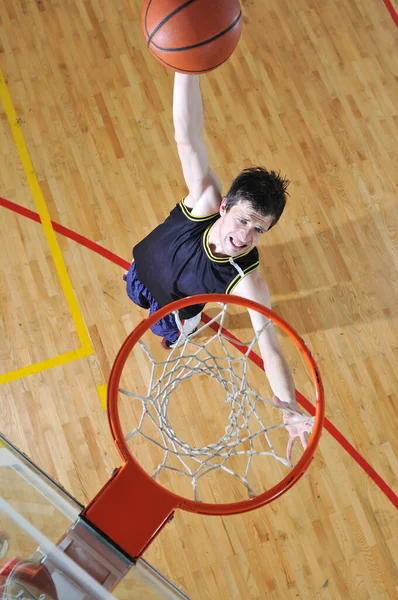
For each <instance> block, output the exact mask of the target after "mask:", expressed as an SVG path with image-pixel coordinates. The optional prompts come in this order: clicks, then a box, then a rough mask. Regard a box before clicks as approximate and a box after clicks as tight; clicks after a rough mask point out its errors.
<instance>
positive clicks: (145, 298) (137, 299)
mask: <svg viewBox="0 0 398 600" xmlns="http://www.w3.org/2000/svg"><path fill="white" fill-rule="evenodd" d="M123 279H124V280H125V282H126V291H127V295H128V297H129V298H130V300H132V301H133V302H134V304H137V306H140V307H141V308H147V309H149V314H150V315H152V314H153V313H154V312H156V311H157V310H159V308H160V306H159V304H158V303H157V302H156V300H155V298H154V297H153V296H152V294H151V292H149V291H148V290H147V288H146V287H145V285H144V284H142V283H141V281H140V280H139V279H137V275H136V268H135V262H134V261H133V262H132V264H131V267H130V268H129V270H128V271H127V273H126V274H125V275H124V277H123ZM151 331H152V333H154V334H155V335H159V336H160V337H164V338H166V340H167V341H168V342H171V343H174V342H175V341H177V339H178V337H179V335H180V331H179V329H178V326H177V322H176V320H175V317H174V315H173V314H170V315H167V316H166V317H163V319H160V320H159V321H158V322H157V323H155V325H153V326H152V327H151Z"/></svg>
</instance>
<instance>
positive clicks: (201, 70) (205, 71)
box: [149, 48, 229, 73]
mask: <svg viewBox="0 0 398 600" xmlns="http://www.w3.org/2000/svg"><path fill="white" fill-rule="evenodd" d="M149 50H150V51H151V52H152V54H153V55H154V56H155V57H156V58H157V59H158V60H159V61H160V62H161V63H163V64H164V65H166V66H167V67H171V68H172V69H178V71H182V72H183V73H207V72H208V71H209V69H208V68H207V69H182V68H180V67H176V66H175V65H171V64H170V63H168V62H166V61H165V60H163V58H160V56H158V55H157V54H155V53H154V52H153V50H152V49H151V48H149ZM228 58H229V56H227V58H225V59H224V60H222V61H221V62H219V63H218V64H216V65H214V67H211V69H216V68H217V67H220V66H221V65H222V64H223V63H225V62H226V61H227V60H228Z"/></svg>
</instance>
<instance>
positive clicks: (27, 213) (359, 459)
mask: <svg viewBox="0 0 398 600" xmlns="http://www.w3.org/2000/svg"><path fill="white" fill-rule="evenodd" d="M0 206H4V207H5V208H8V209H9V210H12V211H14V212H15V213H18V214H20V215H22V216H24V217H27V218H28V219H31V220H32V221H36V223H40V217H39V215H38V214H37V213H35V212H33V211H32V210H29V209H28V208H24V207H23V206H19V205H18V204H15V203H14V202H11V201H10V200H6V199H5V198H1V197H0ZM51 223H52V226H53V228H54V231H56V232H57V233H60V234H62V235H64V236H65V237H67V238H69V239H71V240H73V241H75V242H77V243H78V244H81V245H82V246H85V247H86V248H88V249H89V250H93V251H94V252H96V253H97V254H100V255H101V256H103V257H104V258H106V259H107V260H110V261H111V262H113V263H115V264H116V265H118V266H120V267H122V268H123V269H128V268H129V267H130V264H131V263H130V262H129V261H127V260H124V259H123V258H121V257H120V256H117V255H116V254H114V253H113V252H110V251H109V250H106V248H103V247H102V246H100V245H99V244H97V243H96V242H92V241H91V240H88V239H87V238H85V237H83V236H82V235H80V234H79V233H76V232H74V231H72V230H71V229H68V228H67V227H64V226H63V225H59V224H58V223H55V222H54V221H51ZM209 320H210V319H209V317H207V315H205V314H203V321H204V322H209ZM227 334H228V336H229V337H230V338H231V339H235V340H236V341H237V342H239V340H238V338H237V337H235V336H234V335H233V334H232V333H230V332H227ZM236 347H237V348H238V349H239V350H240V351H241V352H245V351H246V350H247V348H246V349H245V347H243V346H239V345H237V346H236ZM249 357H250V359H251V360H252V361H253V362H254V363H255V364H256V365H257V366H258V367H259V368H260V369H262V370H264V367H263V361H262V359H261V357H260V356H259V355H258V354H256V353H255V352H251V353H250V354H249ZM297 399H298V402H299V403H300V404H301V405H302V406H303V407H304V408H305V409H306V410H307V411H308V412H309V413H310V414H311V415H314V414H315V408H314V406H313V405H312V404H311V403H310V402H309V401H308V400H307V398H305V397H304V396H303V395H302V394H300V392H298V391H297ZM324 428H325V429H326V431H328V432H329V433H330V435H331V436H333V437H334V439H335V440H336V441H337V442H338V443H339V444H340V446H341V447H342V448H344V450H345V451H346V452H347V453H348V454H349V455H350V456H351V458H353V459H354V460H355V462H356V463H357V464H358V465H359V466H360V467H361V468H362V469H363V470H364V471H365V473H366V474H367V475H368V476H369V477H370V478H371V479H372V480H373V482H374V483H375V484H376V485H377V487H378V488H379V489H380V490H381V491H382V492H383V494H384V495H385V496H386V497H387V498H388V499H389V500H390V502H391V503H392V504H393V505H394V506H395V507H396V508H398V496H397V495H396V494H395V492H394V491H393V490H392V488H390V487H389V485H388V484H387V483H386V482H385V481H384V479H383V478H382V477H380V475H379V474H378V473H377V472H376V471H375V470H374V468H373V467H372V466H371V465H370V464H369V463H368V462H367V460H365V458H363V456H361V455H360V454H359V452H358V451H357V450H356V449H355V448H354V446H353V445H352V444H351V443H350V442H349V441H348V440H347V439H346V438H345V437H344V435H343V434H342V433H340V431H339V430H338V429H337V428H336V427H335V426H334V425H333V424H332V423H331V422H330V421H329V419H326V418H325V421H324Z"/></svg>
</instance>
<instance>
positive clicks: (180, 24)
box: [141, 0, 242, 74]
mask: <svg viewBox="0 0 398 600" xmlns="http://www.w3.org/2000/svg"><path fill="white" fill-rule="evenodd" d="M141 25H142V31H143V33H144V37H145V41H146V44H147V46H148V48H149V49H150V51H151V52H152V54H154V55H155V57H156V58H157V59H158V60H159V61H160V62H161V63H162V64H163V65H164V66H165V67H168V68H169V69H172V70H173V71H179V72H180V73H190V74H199V73H205V72H206V71H211V70H212V69H215V68H216V67H219V66H220V65H221V64H222V63H223V62H225V61H226V60H227V59H228V58H229V57H230V56H231V54H232V52H233V51H234V50H235V48H236V46H237V44H238V41H239V38H240V34H241V32H242V12H241V9H240V4H239V0H144V5H143V7H142V13H141Z"/></svg>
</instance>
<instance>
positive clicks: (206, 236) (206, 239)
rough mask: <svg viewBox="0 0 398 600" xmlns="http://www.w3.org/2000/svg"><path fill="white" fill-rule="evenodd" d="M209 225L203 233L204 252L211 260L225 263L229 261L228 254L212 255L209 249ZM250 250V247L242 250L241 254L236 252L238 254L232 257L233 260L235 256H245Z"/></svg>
mask: <svg viewBox="0 0 398 600" xmlns="http://www.w3.org/2000/svg"><path fill="white" fill-rule="evenodd" d="M211 227H212V226H211V225H209V227H208V228H207V229H206V231H205V232H204V234H203V247H204V249H205V252H206V254H207V256H208V258H210V260H212V261H213V262H218V263H227V262H229V256H226V257H225V258H221V257H219V256H214V254H213V252H212V251H211V248H210V244H209V233H210V229H211ZM252 250H253V248H250V250H246V252H242V254H238V256H234V257H233V259H234V260H235V259H236V258H242V256H246V254H249V252H251V251H252Z"/></svg>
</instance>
